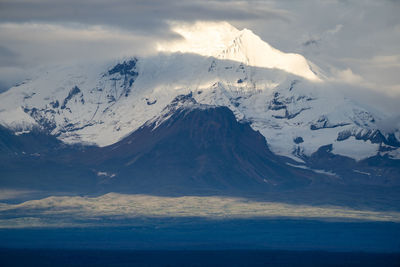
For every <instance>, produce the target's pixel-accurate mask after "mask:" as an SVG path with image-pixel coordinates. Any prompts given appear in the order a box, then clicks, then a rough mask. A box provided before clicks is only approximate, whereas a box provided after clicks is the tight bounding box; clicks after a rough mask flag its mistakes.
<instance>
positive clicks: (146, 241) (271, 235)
mask: <svg viewBox="0 0 400 267" xmlns="http://www.w3.org/2000/svg"><path fill="white" fill-rule="evenodd" d="M127 223H128V222H127ZM129 225H130V226H124V227H121V226H119V227H86V228H41V229H40V228H39V229H0V248H1V247H2V248H31V249H39V248H44V249H48V248H51V249H106V250H109V249H113V250H125V249H128V250H171V249H172V250H216V249H217V250H221V249H224V250H231V249H234V250H237V249H241V250H243V249H244V250H303V251H304V250H323V251H337V252H342V251H343V252H346V251H349V252H353V251H364V252H400V224H396V223H379V222H340V223H338V222H321V221H308V220H267V219H265V220H260V219H258V220H254V219H244V220H204V219H194V218H185V219H177V218H163V219H137V220H132V221H129Z"/></svg>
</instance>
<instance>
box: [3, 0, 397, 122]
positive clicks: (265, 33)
mask: <svg viewBox="0 0 400 267" xmlns="http://www.w3.org/2000/svg"><path fill="white" fill-rule="evenodd" d="M398 14H400V1H396V0H381V1H374V0H352V1H347V0H324V1H322V0H308V1H296V0H287V1H272V0H271V1H260V0H249V1H236V0H223V1H215V0H214V1H208V0H190V1H189V0H186V1H178V0H142V1H137V0H136V1H132V0H116V1H108V0H86V1H81V0H0V40H1V41H0V91H4V90H7V89H8V88H9V87H11V86H12V85H14V84H15V83H17V82H20V81H21V80H23V79H25V78H26V77H27V75H28V73H29V70H30V69H32V68H35V67H37V66H41V65H46V64H63V63H70V62H71V61H72V62H74V61H81V60H97V59H100V60H101V59H113V58H119V57H125V56H135V55H137V56H143V55H148V54H152V53H155V51H156V47H157V44H158V43H160V42H163V41H166V40H175V39H176V40H177V39H179V38H181V37H180V36H179V35H178V34H176V33H174V32H173V31H172V30H171V22H175V23H192V22H196V21H215V22H218V21H227V22H228V23H230V24H232V25H233V26H235V27H237V28H238V29H243V28H248V29H251V30H252V31H253V32H254V33H255V34H257V35H259V36H260V37H261V38H262V39H263V40H264V41H266V42H268V43H269V44H271V45H272V46H274V47H276V48H278V49H279V50H282V51H284V52H295V53H300V54H302V55H304V56H305V57H306V58H307V59H309V60H311V61H312V62H314V63H315V64H317V65H318V66H319V67H321V68H322V69H323V70H324V71H325V72H326V73H328V74H329V76H330V77H331V79H332V80H335V81H340V82H343V83H345V84H346V85H347V86H346V87H345V88H346V89H345V91H346V93H347V94H349V95H350V96H353V97H355V98H360V99H363V100H365V102H366V103H368V104H369V105H371V106H375V107H376V108H377V109H381V110H382V109H383V110H387V111H390V112H391V114H393V116H394V120H396V121H400V117H398V118H399V120H397V119H396V118H397V117H396V114H400V108H399V107H398V105H397V103H398V102H399V101H400V75H399V74H400V16H399V15H398ZM341 88H343V87H341Z"/></svg>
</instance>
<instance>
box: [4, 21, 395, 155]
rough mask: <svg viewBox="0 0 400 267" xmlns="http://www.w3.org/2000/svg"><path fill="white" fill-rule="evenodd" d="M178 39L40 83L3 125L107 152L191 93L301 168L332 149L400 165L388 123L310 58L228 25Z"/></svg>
mask: <svg viewBox="0 0 400 267" xmlns="http://www.w3.org/2000/svg"><path fill="white" fill-rule="evenodd" d="M195 30H197V32H196V31H195ZM176 31H177V32H178V33H180V34H182V36H183V38H184V39H183V40H181V41H180V42H176V43H171V44H163V45H162V46H160V50H162V51H164V52H161V53H159V54H158V55H156V56H152V57H146V58H140V57H139V58H130V59H126V60H124V61H121V62H119V63H115V62H107V63H104V64H90V63H88V64H84V65H72V66H62V67H52V68H49V69H48V70H46V71H39V72H37V73H35V74H33V75H32V77H33V78H32V79H30V80H28V81H26V82H25V83H23V84H20V85H18V86H16V87H13V88H11V89H10V90H8V91H7V92H5V93H3V94H1V95H0V124H2V125H4V126H6V127H8V128H11V129H13V130H14V131H16V132H21V131H22V130H29V129H30V128H32V127H41V128H43V129H46V130H47V131H49V132H50V133H51V134H53V135H56V136H58V138H59V139H61V140H63V141H65V142H68V143H80V142H84V143H94V144H97V145H100V146H105V145H110V144H113V143H115V142H116V141H118V140H120V139H121V138H123V137H124V136H126V135H128V134H129V133H131V132H132V131H134V130H136V129H138V128H139V127H140V126H141V125H143V124H144V123H145V122H146V121H148V120H150V119H154V118H155V117H158V116H159V115H160V114H161V113H162V111H163V110H164V108H165V107H166V106H167V105H168V104H170V102H171V101H172V100H173V99H174V98H175V97H176V96H177V95H186V94H189V93H192V96H193V98H194V99H195V100H196V101H197V102H198V103H201V104H207V105H216V106H227V107H228V108H230V109H231V110H232V111H233V112H234V114H235V116H236V118H237V119H238V120H246V121H249V122H250V123H251V126H252V128H253V129H255V130H258V131H260V132H261V134H263V135H264V136H265V137H266V139H267V141H268V143H269V146H270V148H271V150H272V151H273V152H275V153H277V154H280V155H285V156H289V157H292V158H294V159H296V160H298V161H302V159H304V157H305V156H308V155H311V154H312V153H313V152H315V151H316V150H317V149H318V148H319V147H321V146H323V145H327V144H332V145H333V146H332V147H333V150H332V152H333V153H336V154H340V155H345V156H349V157H352V158H355V159H357V160H359V159H363V158H366V157H369V156H373V155H376V154H377V153H378V152H379V153H386V154H389V155H390V156H391V157H394V158H400V157H399V154H400V152H399V149H398V147H399V146H400V144H399V142H398V140H400V132H399V130H395V131H394V132H383V131H382V130H380V129H379V127H378V126H377V125H379V121H380V120H381V119H384V118H385V116H384V114H376V113H373V112H371V111H369V110H368V109H366V108H364V107H361V106H360V105H358V104H357V103H356V102H355V101H353V100H351V99H347V98H345V97H344V96H342V95H341V94H340V93H339V92H338V91H337V90H335V86H334V85H333V84H330V83H329V82H328V81H326V80H325V79H324V77H323V75H321V74H319V73H320V72H319V71H318V70H316V69H317V68H316V67H315V66H313V65H312V63H309V62H308V61H307V60H306V59H305V58H304V57H303V56H301V55H298V54H287V53H284V52H281V51H279V50H277V49H275V48H273V47H271V46H270V45H269V44H267V43H265V42H263V41H262V40H261V39H260V38H259V37H258V36H256V35H255V34H254V33H252V32H251V31H249V30H246V29H245V30H242V31H239V30H237V29H235V28H233V27H232V26H230V25H229V24H224V23H223V24H211V25H209V26H207V27H206V26H204V24H196V25H195V26H194V28H188V27H181V28H177V29H176ZM311 66H313V67H312V68H311Z"/></svg>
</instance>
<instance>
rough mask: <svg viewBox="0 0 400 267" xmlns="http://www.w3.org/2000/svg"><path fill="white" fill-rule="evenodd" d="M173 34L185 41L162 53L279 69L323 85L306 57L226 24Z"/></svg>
mask: <svg viewBox="0 0 400 267" xmlns="http://www.w3.org/2000/svg"><path fill="white" fill-rule="evenodd" d="M173 31H174V32H176V33H177V34H179V35H181V36H182V38H183V39H182V40H179V41H176V42H170V43H168V44H164V45H159V50H160V51H164V52H181V53H194V54H198V55H202V56H207V57H215V58H218V59H226V60H233V61H237V62H241V63H244V64H246V65H248V66H253V67H261V68H271V69H273V68H276V69H279V70H283V71H286V72H288V73H292V74H295V75H297V76H300V77H303V78H306V79H308V80H311V81H320V78H319V77H318V76H317V75H316V74H315V73H314V72H313V71H312V69H311V67H310V64H309V62H308V61H307V60H306V59H305V58H304V57H303V56H302V55H299V54H294V53H284V52H282V51H279V50H278V49H275V48H273V47H272V46H270V45H269V44H268V43H267V42H264V41H263V40H261V38H260V37H259V36H257V35H255V34H254V33H253V32H252V31H251V30H249V29H243V30H241V31H240V30H238V29H236V28H235V27H233V26H232V25H230V24H228V23H226V22H222V23H221V22H220V23H211V22H208V23H205V22H198V23H196V24H194V25H186V26H176V27H174V28H173Z"/></svg>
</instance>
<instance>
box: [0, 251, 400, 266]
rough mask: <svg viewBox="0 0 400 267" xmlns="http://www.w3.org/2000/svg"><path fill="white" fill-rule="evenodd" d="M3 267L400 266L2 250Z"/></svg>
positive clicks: (340, 257)
mask: <svg viewBox="0 0 400 267" xmlns="http://www.w3.org/2000/svg"><path fill="white" fill-rule="evenodd" d="M0 264H1V266H399V264H400V255H399V254H394V253H357V252H323V251H265V250H219V251H204V250H203V251H189V250H186V251H154V250H150V251H128V250H50V249H46V250H43V249H42V250H4V249H3V250H0Z"/></svg>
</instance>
